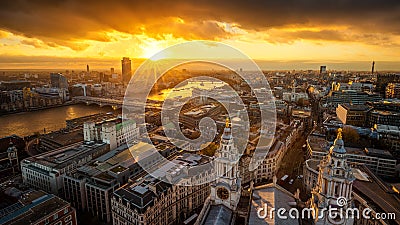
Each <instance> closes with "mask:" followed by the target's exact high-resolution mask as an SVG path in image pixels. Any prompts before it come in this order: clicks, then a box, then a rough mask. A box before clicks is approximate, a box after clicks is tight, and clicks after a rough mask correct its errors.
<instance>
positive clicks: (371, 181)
mask: <svg viewBox="0 0 400 225" xmlns="http://www.w3.org/2000/svg"><path fill="white" fill-rule="evenodd" d="M361 169H362V171H364V172H365V173H366V175H367V176H368V181H364V180H355V181H354V183H353V190H354V192H355V193H357V194H359V195H360V196H361V197H362V198H363V199H364V200H366V201H367V203H368V204H369V205H371V206H374V207H376V208H375V210H376V211H377V212H386V213H396V219H395V222H396V224H400V198H399V196H398V194H396V193H395V192H394V191H393V190H392V189H391V187H389V186H388V185H386V184H385V183H384V182H383V181H382V180H380V179H379V178H378V177H377V176H376V175H375V174H373V173H372V172H371V171H370V170H369V169H368V168H367V167H366V166H363V167H362V168H361Z"/></svg>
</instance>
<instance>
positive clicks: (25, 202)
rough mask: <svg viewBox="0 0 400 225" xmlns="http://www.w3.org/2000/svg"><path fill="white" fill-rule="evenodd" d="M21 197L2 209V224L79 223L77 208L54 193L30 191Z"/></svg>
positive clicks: (65, 224) (48, 224) (0, 220)
mask: <svg viewBox="0 0 400 225" xmlns="http://www.w3.org/2000/svg"><path fill="white" fill-rule="evenodd" d="M15 190H17V189H15ZM19 198H20V199H19V200H18V201H16V203H14V204H12V205H10V206H8V207H6V208H4V209H0V224H4V225H23V224H31V225H43V224H47V225H77V218H76V212H75V209H74V208H72V207H71V205H70V204H69V203H68V202H66V201H64V200H62V199H60V198H58V197H57V196H55V195H53V194H46V193H45V192H43V191H29V192H26V193H22V195H21V196H20V197H19Z"/></svg>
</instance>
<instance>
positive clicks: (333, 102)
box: [322, 90, 382, 109]
mask: <svg viewBox="0 0 400 225" xmlns="http://www.w3.org/2000/svg"><path fill="white" fill-rule="evenodd" d="M381 99H382V97H381V96H380V95H378V94H372V93H369V92H359V91H353V90H343V91H331V92H330V94H329V95H327V96H325V97H323V98H322V103H323V104H326V106H327V107H330V108H333V109H334V108H336V107H337V106H338V105H339V104H345V103H347V104H353V105H362V104H365V103H367V102H374V101H379V100H381Z"/></svg>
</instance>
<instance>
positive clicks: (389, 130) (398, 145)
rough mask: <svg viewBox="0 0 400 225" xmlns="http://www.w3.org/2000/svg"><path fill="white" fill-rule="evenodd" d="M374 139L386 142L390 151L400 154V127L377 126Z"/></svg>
mask: <svg viewBox="0 0 400 225" xmlns="http://www.w3.org/2000/svg"><path fill="white" fill-rule="evenodd" d="M372 137H373V138H376V139H377V140H378V141H382V142H384V143H385V144H386V145H387V146H388V147H389V150H391V151H393V152H397V154H400V126H389V125H382V124H377V125H376V126H374V131H373V134H372Z"/></svg>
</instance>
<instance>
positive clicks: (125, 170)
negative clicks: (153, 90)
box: [62, 142, 176, 222]
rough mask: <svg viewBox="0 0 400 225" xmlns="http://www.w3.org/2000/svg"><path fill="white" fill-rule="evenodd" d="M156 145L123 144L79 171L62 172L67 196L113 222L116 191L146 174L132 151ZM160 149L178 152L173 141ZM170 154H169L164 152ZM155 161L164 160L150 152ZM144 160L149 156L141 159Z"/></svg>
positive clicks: (84, 209)
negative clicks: (113, 198) (112, 207)
mask: <svg viewBox="0 0 400 225" xmlns="http://www.w3.org/2000/svg"><path fill="white" fill-rule="evenodd" d="M151 147H152V145H150V144H147V143H144V142H140V143H138V144H136V145H134V146H132V147H130V148H128V147H127V146H126V145H123V146H121V147H119V148H117V149H115V150H112V151H110V152H108V153H106V154H104V155H102V156H100V157H98V158H96V159H93V160H92V161H91V162H90V163H87V164H86V165H84V166H81V167H79V168H77V169H76V170H75V171H73V172H70V173H67V174H64V175H62V177H63V189H64V196H65V199H66V200H67V201H69V202H71V204H72V206H74V207H76V208H77V209H78V210H79V211H87V212H90V213H91V214H92V215H93V216H97V217H98V218H99V219H100V220H103V221H107V222H111V218H112V216H111V215H112V214H111V197H112V193H113V192H114V191H115V190H116V189H117V188H119V187H120V186H123V185H124V184H126V183H127V182H128V181H129V180H130V179H134V178H135V177H138V176H139V175H141V174H143V169H142V167H141V166H140V165H139V164H138V163H137V161H136V160H134V158H133V156H132V154H131V152H132V151H135V152H146V151H147V150H148V149H150V148H151ZM156 148H157V149H159V150H160V153H161V154H163V153H164V152H167V151H168V152H171V154H173V153H175V152H176V151H174V150H173V149H171V148H175V147H174V146H172V145H166V144H163V145H162V146H161V145H160V146H156ZM164 155H166V157H169V156H170V155H169V154H164ZM147 157H148V158H149V160H151V162H152V163H153V164H156V163H158V162H159V161H161V159H160V158H157V157H156V156H153V155H148V156H147ZM141 160H142V162H143V161H146V159H141Z"/></svg>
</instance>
